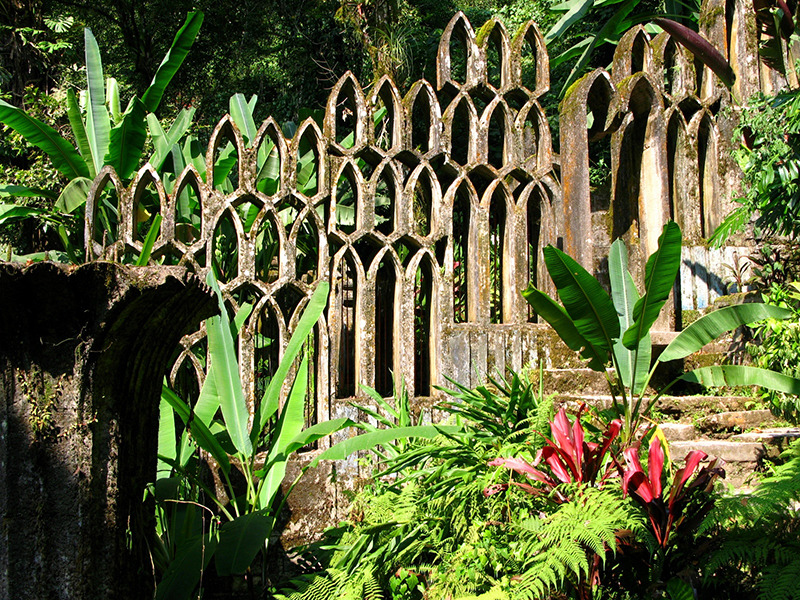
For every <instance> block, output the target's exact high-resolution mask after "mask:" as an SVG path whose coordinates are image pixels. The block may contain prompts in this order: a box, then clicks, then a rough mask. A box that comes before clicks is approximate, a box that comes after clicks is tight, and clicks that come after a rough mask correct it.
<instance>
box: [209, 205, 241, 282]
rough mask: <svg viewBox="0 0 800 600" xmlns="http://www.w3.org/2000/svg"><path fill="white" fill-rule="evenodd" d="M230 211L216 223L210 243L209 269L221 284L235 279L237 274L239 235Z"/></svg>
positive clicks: (234, 218)
mask: <svg viewBox="0 0 800 600" xmlns="http://www.w3.org/2000/svg"><path fill="white" fill-rule="evenodd" d="M235 220H236V217H235V216H234V215H233V213H232V209H228V210H226V211H225V212H224V213H223V214H222V216H221V217H220V218H219V220H218V221H217V226H216V227H215V228H214V236H213V238H212V241H211V267H212V268H213V269H214V274H215V275H216V276H217V279H218V280H219V281H221V282H228V281H232V280H233V279H236V277H237V275H238V274H239V235H238V232H237V231H236V224H235Z"/></svg>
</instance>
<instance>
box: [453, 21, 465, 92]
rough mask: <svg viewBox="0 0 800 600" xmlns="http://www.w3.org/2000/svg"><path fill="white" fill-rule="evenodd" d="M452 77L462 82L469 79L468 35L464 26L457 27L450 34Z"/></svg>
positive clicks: (456, 81) (457, 81) (455, 80)
mask: <svg viewBox="0 0 800 600" xmlns="http://www.w3.org/2000/svg"><path fill="white" fill-rule="evenodd" d="M450 79H452V80H453V81H454V82H455V83H460V84H464V83H466V81H467V35H466V32H465V31H464V28H463V27H455V28H454V29H453V35H452V36H450Z"/></svg>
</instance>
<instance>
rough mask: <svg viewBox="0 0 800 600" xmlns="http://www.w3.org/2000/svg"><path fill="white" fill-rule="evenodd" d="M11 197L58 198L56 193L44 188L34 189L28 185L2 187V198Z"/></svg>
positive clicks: (0, 191) (0, 190)
mask: <svg viewBox="0 0 800 600" xmlns="http://www.w3.org/2000/svg"><path fill="white" fill-rule="evenodd" d="M2 196H11V197H13V198H40V197H41V198H50V199H51V200H55V199H56V198H58V196H57V195H56V193H55V192H52V191H50V190H44V189H42V188H33V187H28V186H26V185H0V197H2Z"/></svg>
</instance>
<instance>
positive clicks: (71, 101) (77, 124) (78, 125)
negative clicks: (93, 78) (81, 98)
mask: <svg viewBox="0 0 800 600" xmlns="http://www.w3.org/2000/svg"><path fill="white" fill-rule="evenodd" d="M67 117H68V118H69V125H70V127H72V135H74V136H75V142H76V143H77V144H78V151H79V152H80V153H81V158H82V159H83V162H84V163H85V164H86V168H87V169H88V170H89V178H90V179H94V178H95V177H96V176H97V171H95V170H94V160H92V149H91V147H90V146H89V139H88V138H87V137H86V125H84V123H83V115H82V114H81V107H80V105H79V104H78V98H77V97H76V96H75V90H73V89H72V88H70V89H68V90H67Z"/></svg>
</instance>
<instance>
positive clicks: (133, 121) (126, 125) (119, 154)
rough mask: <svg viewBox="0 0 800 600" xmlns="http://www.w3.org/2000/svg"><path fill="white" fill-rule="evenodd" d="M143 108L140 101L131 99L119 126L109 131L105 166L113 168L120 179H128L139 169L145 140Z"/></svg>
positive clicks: (145, 130)
mask: <svg viewBox="0 0 800 600" xmlns="http://www.w3.org/2000/svg"><path fill="white" fill-rule="evenodd" d="M145 114H146V111H145V108H144V104H142V101H141V100H139V99H138V98H133V99H132V100H131V104H130V106H129V107H128V110H127V111H125V114H124V115H123V117H122V121H121V122H120V124H119V125H117V126H116V127H114V129H112V130H111V134H110V142H109V145H108V153H107V154H106V155H105V160H104V162H105V164H107V165H111V166H112V167H114V170H115V171H116V172H117V175H119V177H120V179H130V177H131V175H132V174H133V173H134V171H136V169H137V168H139V163H140V162H141V160H142V151H143V150H144V143H145V141H146V140H147V129H146V128H145V125H144V123H145Z"/></svg>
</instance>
